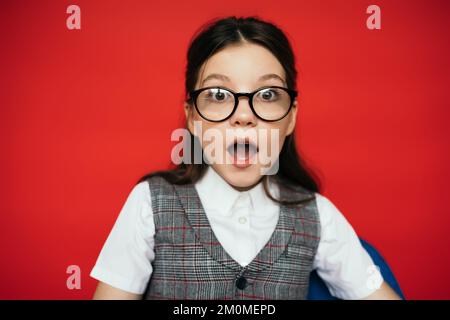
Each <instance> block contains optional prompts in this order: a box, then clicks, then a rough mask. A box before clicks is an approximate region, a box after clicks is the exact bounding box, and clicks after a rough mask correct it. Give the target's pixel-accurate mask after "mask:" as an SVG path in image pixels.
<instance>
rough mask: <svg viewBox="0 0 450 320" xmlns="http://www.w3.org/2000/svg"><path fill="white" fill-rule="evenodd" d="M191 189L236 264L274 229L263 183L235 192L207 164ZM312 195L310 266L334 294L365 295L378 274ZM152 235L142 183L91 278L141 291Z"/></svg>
mask: <svg viewBox="0 0 450 320" xmlns="http://www.w3.org/2000/svg"><path fill="white" fill-rule="evenodd" d="M269 181H270V179H269ZM195 188H196V190H197V193H198V195H199V197H200V200H201V202H202V205H203V207H204V209H205V213H206V215H207V217H208V220H209V222H210V224H211V228H212V230H213V231H214V234H215V235H216V237H217V239H218V240H219V241H220V243H221V245H222V247H223V248H224V250H225V251H227V252H228V254H229V255H230V256H231V257H232V258H233V259H235V260H236V261H237V262H238V263H239V264H240V265H242V266H245V265H247V264H249V263H250V262H251V261H252V260H253V258H255V257H256V255H257V254H258V252H259V251H260V250H261V249H262V248H263V247H264V246H265V244H266V243H267V241H268V240H269V239H270V237H271V235H272V233H273V231H274V230H275V227H276V224H277V221H278V216H279V211H280V207H279V205H278V204H277V203H275V202H274V201H272V200H271V199H270V198H268V197H267V195H266V194H265V192H264V188H263V185H262V183H259V184H258V185H256V186H255V187H253V188H252V189H251V190H249V191H245V192H239V191H237V190H236V189H234V188H233V187H231V186H230V185H229V184H228V183H227V182H226V181H225V180H224V179H223V178H222V177H221V176H220V175H219V174H218V173H217V172H216V171H215V170H214V169H213V168H211V167H208V169H207V171H206V173H205V175H204V176H203V178H202V179H201V180H200V181H198V182H197V183H196V184H195ZM269 188H270V190H271V194H272V195H275V196H278V195H279V191H278V188H277V187H276V184H270V185H269ZM315 195H316V203H317V208H318V212H319V218H320V224H321V235H320V242H319V245H318V248H317V253H316V256H315V258H314V262H313V267H314V269H316V271H317V273H318V275H319V276H320V277H321V278H322V280H323V281H324V282H325V284H326V286H327V287H328V289H329V290H330V293H331V294H332V295H333V296H335V297H338V298H341V299H361V298H364V297H367V296H368V295H370V294H371V293H372V292H374V291H375V290H376V288H378V287H379V286H380V285H381V282H382V281H383V278H382V276H381V274H380V273H379V271H378V269H376V268H374V267H373V266H374V264H373V261H372V259H371V257H370V256H369V254H368V253H367V252H366V251H365V250H364V248H363V247H362V246H361V243H360V242H359V239H358V236H357V235H356V233H355V231H354V230H353V228H352V226H351V225H350V224H349V223H348V221H347V220H346V219H345V217H344V216H343V215H342V214H341V212H340V211H339V210H338V209H337V208H336V207H335V206H334V205H333V203H331V201H330V200H328V199H327V198H326V197H324V196H323V195H321V194H319V193H315ZM154 235H155V225H154V221H153V212H152V206H151V195H150V189H149V186H148V183H147V182H141V183H139V184H137V185H136V186H135V187H134V188H133V189H132V191H131V192H130V194H129V196H128V198H127V200H126V202H125V204H124V206H123V207H122V210H121V212H120V214H119V216H118V218H117V220H116V223H115V224H114V226H113V228H112V230H111V232H110V234H109V236H108V238H107V240H106V242H105V244H104V246H103V248H102V250H101V252H100V255H99V257H98V259H97V262H96V264H95V266H94V268H93V269H92V271H91V274H90V275H91V277H93V278H95V279H97V280H99V281H102V282H105V283H107V284H109V285H111V286H113V287H116V288H119V289H121V290H124V291H128V292H132V293H136V294H142V293H144V291H145V289H146V287H147V284H148V281H149V280H150V277H151V274H152V271H153V268H152V262H153V260H154V258H155V252H154V251H153V249H154V244H155V242H154ZM374 272H375V273H376V275H374ZM374 279H377V282H376V284H375V286H374V282H373V280H374Z"/></svg>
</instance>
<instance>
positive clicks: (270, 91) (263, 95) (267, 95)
mask: <svg viewBox="0 0 450 320" xmlns="http://www.w3.org/2000/svg"><path fill="white" fill-rule="evenodd" d="M279 95H280V93H279V90H278V89H277V88H266V89H262V90H261V91H259V92H258V93H257V96H258V99H260V100H262V101H265V102H270V101H275V100H277V99H278V97H279Z"/></svg>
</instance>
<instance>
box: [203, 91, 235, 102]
mask: <svg viewBox="0 0 450 320" xmlns="http://www.w3.org/2000/svg"><path fill="white" fill-rule="evenodd" d="M206 98H207V99H208V100H211V101H212V102H223V101H227V100H229V99H230V98H232V94H231V93H230V92H228V91H227V90H225V89H222V88H211V89H208V90H207V92H206Z"/></svg>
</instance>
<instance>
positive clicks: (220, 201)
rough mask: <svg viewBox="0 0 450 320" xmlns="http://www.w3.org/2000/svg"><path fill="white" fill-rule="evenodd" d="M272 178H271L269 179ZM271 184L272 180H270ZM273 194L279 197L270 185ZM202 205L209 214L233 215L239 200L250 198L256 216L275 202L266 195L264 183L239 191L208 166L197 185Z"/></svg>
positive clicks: (272, 185) (273, 186)
mask: <svg viewBox="0 0 450 320" xmlns="http://www.w3.org/2000/svg"><path fill="white" fill-rule="evenodd" d="M269 178H270V177H269ZM269 182H270V179H269ZM269 186H270V190H271V194H272V195H273V196H277V189H276V188H275V185H274V184H271V183H270V184H269ZM195 188H196V189H197V192H198V195H199V197H200V200H201V202H202V205H203V207H204V209H205V210H206V211H208V212H209V213H219V214H221V215H224V216H229V215H231V214H232V208H233V206H234V205H235V203H236V202H237V201H238V198H239V197H240V196H241V197H242V196H245V195H246V194H247V195H249V196H250V205H251V206H253V211H254V212H255V214H256V215H263V214H264V212H265V211H267V206H273V205H274V202H273V201H272V200H271V199H270V198H269V197H268V196H267V195H266V193H265V191H264V186H263V183H262V181H260V182H259V183H258V184H257V185H256V186H254V187H253V188H252V189H250V190H248V191H238V190H236V189H234V188H233V187H232V186H231V185H230V184H228V182H226V181H225V180H224V179H223V178H222V177H221V176H220V175H219V174H218V173H217V172H216V171H215V170H214V168H212V167H211V166H208V167H207V169H206V172H205V174H204V176H203V177H202V178H201V179H200V180H199V181H198V182H197V183H196V184H195Z"/></svg>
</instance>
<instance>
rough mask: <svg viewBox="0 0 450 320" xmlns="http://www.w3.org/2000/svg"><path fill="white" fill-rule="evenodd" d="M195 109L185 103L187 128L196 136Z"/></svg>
mask: <svg viewBox="0 0 450 320" xmlns="http://www.w3.org/2000/svg"><path fill="white" fill-rule="evenodd" d="M193 112H194V108H192V105H190V104H189V103H187V102H184V114H185V115H186V126H187V129H188V130H189V132H190V133H191V134H194V115H193Z"/></svg>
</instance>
